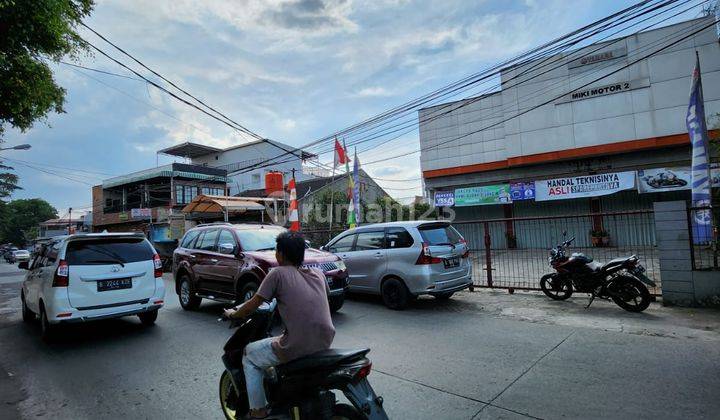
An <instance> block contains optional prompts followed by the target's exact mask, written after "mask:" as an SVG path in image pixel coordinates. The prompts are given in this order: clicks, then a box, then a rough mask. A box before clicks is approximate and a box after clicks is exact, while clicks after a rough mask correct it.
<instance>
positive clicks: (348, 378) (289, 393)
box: [219, 300, 388, 420]
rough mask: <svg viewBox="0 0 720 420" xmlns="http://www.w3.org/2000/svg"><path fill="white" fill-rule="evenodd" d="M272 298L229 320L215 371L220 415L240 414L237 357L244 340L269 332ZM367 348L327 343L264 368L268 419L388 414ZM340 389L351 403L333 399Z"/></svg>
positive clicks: (351, 419) (241, 376) (352, 419)
mask: <svg viewBox="0 0 720 420" xmlns="http://www.w3.org/2000/svg"><path fill="white" fill-rule="evenodd" d="M276 305H277V303H276V301H275V300H273V301H272V302H269V303H267V302H266V303H263V304H262V305H260V307H259V308H258V309H257V310H256V311H255V313H253V314H252V315H251V316H250V317H248V318H247V319H245V320H228V319H227V318H225V317H223V318H221V319H219V321H229V322H230V328H237V329H236V331H235V332H234V333H233V334H232V336H231V337H230V338H229V339H228V341H227V342H226V343H225V346H224V347H223V351H224V354H223V356H222V361H223V364H224V365H225V371H224V372H223V373H222V375H221V376H220V405H221V408H222V410H223V414H224V415H225V418H226V419H228V420H235V419H240V418H243V416H244V415H245V413H247V412H248V410H249V403H248V397H247V389H246V387H245V373H244V371H243V365H242V357H243V352H244V349H245V346H247V345H248V344H249V343H251V342H253V341H257V340H261V339H263V338H266V337H270V333H271V330H272V327H273V325H274V320H275V309H276ZM369 352H370V349H353V350H341V349H328V350H324V351H321V352H318V353H314V354H311V355H309V356H306V357H302V358H299V359H296V360H292V361H290V362H288V363H285V364H282V365H279V366H275V367H271V368H269V369H268V370H267V372H266V378H265V391H266V395H267V399H268V402H269V404H270V411H271V413H272V417H271V418H273V419H277V418H283V419H284V418H287V419H293V420H300V419H333V420H335V419H338V420H339V419H348V420H356V419H369V420H376V419H377V420H387V418H388V417H387V414H385V410H384V409H383V398H382V397H379V396H377V395H375V391H374V390H373V388H372V386H370V383H369V382H368V380H367V377H368V375H369V374H370V370H371V368H372V363H371V361H370V360H369V359H368V358H367V357H366V356H367V354H368V353H369ZM333 390H339V391H341V392H342V393H343V394H345V396H346V397H347V399H348V400H349V401H350V402H351V403H352V405H349V404H342V403H338V401H337V399H336V397H335V394H334V392H333Z"/></svg>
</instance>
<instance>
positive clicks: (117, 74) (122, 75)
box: [59, 61, 145, 83]
mask: <svg viewBox="0 0 720 420" xmlns="http://www.w3.org/2000/svg"><path fill="white" fill-rule="evenodd" d="M59 63H60V64H65V65H66V66H71V67H75V68H78V69H83V70H89V71H93V72H95V73H102V74H106V75H109V76H116V77H122V78H124V79H130V80H136V81H138V82H143V83H145V81H144V80H142V79H138V78H137V77H132V76H127V75H124V74H119V73H113V72H111V71H106V70H100V69H94V68H92V67H87V66H82V65H80V64H74V63H68V62H67V61H59Z"/></svg>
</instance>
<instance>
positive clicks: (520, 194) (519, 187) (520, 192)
mask: <svg viewBox="0 0 720 420" xmlns="http://www.w3.org/2000/svg"><path fill="white" fill-rule="evenodd" d="M510 197H511V198H512V201H521V200H534V199H535V183H534V182H513V183H512V184H510Z"/></svg>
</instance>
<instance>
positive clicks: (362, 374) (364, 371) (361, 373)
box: [355, 363, 372, 381]
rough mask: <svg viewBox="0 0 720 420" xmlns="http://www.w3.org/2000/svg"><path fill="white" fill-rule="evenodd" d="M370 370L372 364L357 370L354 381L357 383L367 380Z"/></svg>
mask: <svg viewBox="0 0 720 420" xmlns="http://www.w3.org/2000/svg"><path fill="white" fill-rule="evenodd" d="M370 370H372V363H368V364H367V365H365V366H363V367H361V368H360V369H358V371H357V372H356V373H355V379H356V380H358V381H359V380H361V379H365V378H367V377H368V376H369V375H370Z"/></svg>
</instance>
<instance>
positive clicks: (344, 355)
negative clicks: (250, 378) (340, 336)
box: [276, 349, 370, 374]
mask: <svg viewBox="0 0 720 420" xmlns="http://www.w3.org/2000/svg"><path fill="white" fill-rule="evenodd" d="M369 352H370V349H327V350H322V351H319V352H317V353H313V354H310V355H308V356H304V357H300V358H298V359H295V360H291V361H289V362H287V363H284V364H282V365H279V366H277V367H276V369H277V370H278V371H282V372H283V373H285V374H288V373H293V372H298V371H301V370H307V369H318V368H326V367H330V366H336V365H339V364H343V363H349V362H354V361H356V360H360V359H362V358H363V357H365V355H366V354H368V353H369Z"/></svg>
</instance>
